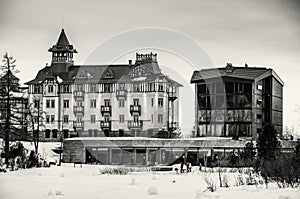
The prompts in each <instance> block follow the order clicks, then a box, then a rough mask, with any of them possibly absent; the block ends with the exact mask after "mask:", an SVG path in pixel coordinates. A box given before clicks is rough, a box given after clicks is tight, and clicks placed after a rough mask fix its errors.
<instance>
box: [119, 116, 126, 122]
mask: <svg viewBox="0 0 300 199" xmlns="http://www.w3.org/2000/svg"><path fill="white" fill-rule="evenodd" d="M124 118H125V116H124V115H119V123H124Z"/></svg>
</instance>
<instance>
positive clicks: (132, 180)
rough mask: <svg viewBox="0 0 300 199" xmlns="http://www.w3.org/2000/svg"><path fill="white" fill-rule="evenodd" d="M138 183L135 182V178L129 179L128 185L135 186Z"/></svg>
mask: <svg viewBox="0 0 300 199" xmlns="http://www.w3.org/2000/svg"><path fill="white" fill-rule="evenodd" d="M137 184H138V183H137V182H136V180H135V178H131V182H130V184H129V185H137Z"/></svg>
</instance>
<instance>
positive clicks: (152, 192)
mask: <svg viewBox="0 0 300 199" xmlns="http://www.w3.org/2000/svg"><path fill="white" fill-rule="evenodd" d="M148 195H150V196H153V195H158V189H157V187H155V186H151V187H149V188H148Z"/></svg>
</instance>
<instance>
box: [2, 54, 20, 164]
mask: <svg viewBox="0 0 300 199" xmlns="http://www.w3.org/2000/svg"><path fill="white" fill-rule="evenodd" d="M2 62H3V64H2V65H1V66H0V69H1V70H2V72H3V74H4V75H3V77H2V78H1V97H2V98H3V99H5V105H4V108H5V110H3V112H5V114H6V119H5V127H4V131H5V133H4V143H5V144H4V145H5V146H4V152H5V154H6V156H5V163H6V165H7V166H8V163H9V162H8V154H9V136H10V129H11V123H12V121H11V119H12V113H11V92H12V91H15V90H16V87H18V81H17V80H18V79H17V78H16V77H15V76H14V73H18V72H19V71H18V70H17V69H16V64H15V62H16V60H15V59H14V58H13V57H12V56H9V55H8V53H5V54H4V56H3V60H2Z"/></svg>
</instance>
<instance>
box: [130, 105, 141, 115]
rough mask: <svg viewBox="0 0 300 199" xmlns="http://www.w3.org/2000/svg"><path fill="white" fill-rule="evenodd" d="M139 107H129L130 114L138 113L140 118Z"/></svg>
mask: <svg viewBox="0 0 300 199" xmlns="http://www.w3.org/2000/svg"><path fill="white" fill-rule="evenodd" d="M141 110H142V108H141V105H130V114H131V115H132V114H133V113H138V114H139V116H141Z"/></svg>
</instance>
